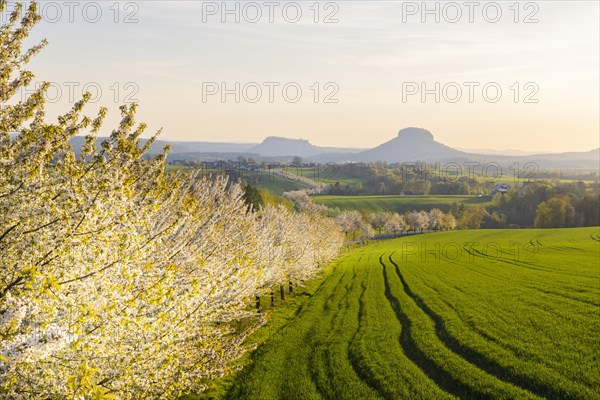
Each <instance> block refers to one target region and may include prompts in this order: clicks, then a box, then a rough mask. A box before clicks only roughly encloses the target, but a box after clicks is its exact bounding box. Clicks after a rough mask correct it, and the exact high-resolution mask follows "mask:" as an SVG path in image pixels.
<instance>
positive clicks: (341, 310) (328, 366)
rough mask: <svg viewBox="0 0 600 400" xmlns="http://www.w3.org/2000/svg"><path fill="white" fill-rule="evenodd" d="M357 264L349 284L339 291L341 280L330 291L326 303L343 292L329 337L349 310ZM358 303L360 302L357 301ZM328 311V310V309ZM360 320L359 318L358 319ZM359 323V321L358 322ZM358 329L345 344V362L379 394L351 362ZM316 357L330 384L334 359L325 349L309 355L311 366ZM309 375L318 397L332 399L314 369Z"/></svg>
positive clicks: (359, 378)
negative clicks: (320, 361)
mask: <svg viewBox="0 0 600 400" xmlns="http://www.w3.org/2000/svg"><path fill="white" fill-rule="evenodd" d="M360 260H362V256H361V258H360V259H359V261H360ZM357 265H358V263H356V264H354V265H353V267H352V278H351V279H350V281H349V282H347V283H346V284H345V285H344V288H343V289H339V286H340V283H341V281H342V279H340V281H338V284H337V285H336V286H335V288H334V289H333V291H332V294H331V295H330V296H329V297H328V300H327V301H328V302H329V301H330V300H331V299H332V298H333V297H334V296H335V294H336V292H337V291H338V290H345V292H344V294H343V295H342V296H341V298H340V300H339V302H338V303H337V304H338V307H337V311H334V315H333V316H332V318H331V319H330V320H329V323H328V325H329V330H328V332H329V335H328V336H331V335H333V334H334V333H335V332H336V331H335V327H336V326H340V324H339V321H340V320H341V321H342V322H343V320H344V318H345V317H346V316H347V313H348V311H349V309H350V304H349V295H350V293H351V292H353V290H354V288H355V286H356V284H357V281H358V279H357V277H358V274H357V272H356V267H357ZM362 286H363V290H362V293H361V295H360V298H362V297H363V295H364V292H365V290H366V286H365V285H364V282H363V283H362ZM359 301H360V300H359ZM328 309H329V308H328ZM332 311H333V310H332ZM359 318H360V317H359ZM359 323H360V320H359ZM358 329H359V328H357V330H356V332H354V333H353V335H352V339H351V340H350V341H349V342H347V343H346V345H347V349H346V355H347V362H348V364H349V366H350V367H351V368H352V370H353V371H354V373H355V374H356V377H357V380H359V381H361V382H363V383H364V384H365V385H366V386H368V387H369V388H371V389H372V390H374V391H375V392H377V393H379V391H378V390H377V389H376V388H374V387H372V386H371V385H370V384H369V382H368V381H366V380H365V379H364V378H363V376H362V375H361V370H360V368H358V367H357V366H356V363H355V360H353V355H352V354H351V351H350V343H351V342H352V340H354V337H355V336H356V334H357V332H358ZM312 331H313V332H314V329H312ZM318 357H322V358H323V360H322V361H323V365H324V367H325V373H326V375H327V378H328V381H329V382H331V381H333V380H334V376H335V374H336V373H337V368H336V366H335V362H333V361H335V357H334V356H333V355H332V353H331V352H330V349H329V348H325V349H323V351H322V352H319V353H316V352H313V353H311V355H310V356H309V360H310V363H311V365H316V363H317V358H318ZM310 370H311V373H310V377H311V380H312V381H313V383H314V384H315V387H316V388H317V391H318V393H319V395H320V396H322V397H323V398H325V399H328V398H332V393H331V392H329V391H328V390H327V388H326V387H323V382H321V380H320V379H319V376H318V375H317V374H316V373H315V372H316V371H315V369H314V368H310ZM333 398H335V396H333Z"/></svg>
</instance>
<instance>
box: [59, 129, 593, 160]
mask: <svg viewBox="0 0 600 400" xmlns="http://www.w3.org/2000/svg"><path fill="white" fill-rule="evenodd" d="M102 140H104V138H99V139H98V145H99V144H100V142H101V141H102ZM83 141H84V138H83V137H80V136H77V137H75V138H73V139H72V140H71V144H72V146H73V148H74V149H75V151H76V152H78V151H79V149H80V148H81V146H82V144H83ZM142 142H143V141H142ZM166 144H169V145H170V146H171V152H170V153H169V161H213V160H218V159H235V158H237V157H238V156H241V155H243V156H247V157H252V158H254V159H255V160H258V161H265V162H286V161H290V160H291V158H292V157H293V156H300V157H302V158H304V159H305V161H309V162H320V163H327V162H337V163H343V162H372V161H386V162H388V163H394V162H414V161H423V162H450V161H452V162H457V163H462V162H465V161H476V162H480V163H488V162H497V163H499V164H500V165H501V166H502V167H503V168H504V167H505V166H506V167H508V166H511V165H513V164H514V163H515V162H516V163H520V164H521V165H523V164H524V163H527V162H534V163H536V164H537V166H538V167H539V168H544V169H551V168H560V169H598V168H599V167H600V149H595V150H591V151H586V152H567V153H551V154H531V155H516V154H514V153H509V154H489V153H488V154H481V153H479V154H478V153H471V152H466V151H461V150H457V149H454V148H452V147H450V146H447V145H445V144H443V143H440V142H437V141H436V140H435V138H434V136H433V134H432V133H431V132H429V131H428V130H426V129H422V128H405V129H402V130H400V132H398V134H397V136H396V137H394V138H393V139H391V140H389V141H387V142H385V143H383V144H381V145H379V146H377V147H375V148H373V149H368V150H364V149H356V148H341V147H340V148H338V147H320V146H315V145H313V144H311V143H310V142H309V141H308V140H304V139H288V138H283V137H275V136H270V137H267V138H266V139H265V140H264V141H263V142H262V143H213V142H179V141H165V140H159V141H157V142H156V143H154V145H153V146H152V148H151V150H150V154H156V153H158V152H159V151H161V150H162V148H163V147H164V146H165V145H166ZM494 153H495V152H494Z"/></svg>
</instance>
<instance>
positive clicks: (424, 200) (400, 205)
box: [314, 196, 491, 212]
mask: <svg viewBox="0 0 600 400" xmlns="http://www.w3.org/2000/svg"><path fill="white" fill-rule="evenodd" d="M314 200H315V202H317V203H319V204H325V205H326V206H327V207H331V208H335V207H339V209H340V210H366V211H369V212H377V211H395V212H405V211H410V210H426V211H429V210H431V209H432V208H440V209H441V210H443V211H448V210H449V209H450V206H451V205H452V203H453V202H457V203H464V204H465V205H467V206H469V205H481V206H484V207H485V206H489V205H490V204H491V202H490V199H489V197H477V196H315V197H314Z"/></svg>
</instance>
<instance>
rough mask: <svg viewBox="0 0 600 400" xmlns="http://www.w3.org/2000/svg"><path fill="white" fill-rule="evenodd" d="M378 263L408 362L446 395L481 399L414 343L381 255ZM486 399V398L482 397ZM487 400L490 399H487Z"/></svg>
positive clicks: (407, 318) (386, 295) (409, 321)
mask: <svg viewBox="0 0 600 400" xmlns="http://www.w3.org/2000/svg"><path fill="white" fill-rule="evenodd" d="M379 263H380V264H381V267H382V270H383V279H384V283H385V297H386V298H387V299H388V302H389V303H390V306H391V307H392V309H393V310H394V313H395V314H396V318H397V319H398V321H399V322H400V324H401V325H402V331H401V334H400V345H401V347H402V351H404V354H405V355H406V357H408V359H409V360H411V361H412V362H413V363H414V364H415V365H416V366H417V367H418V368H419V369H421V371H423V373H424V374H425V375H427V377H429V379H431V381H432V382H433V383H435V384H436V385H437V386H438V387H439V388H440V389H442V390H444V391H446V392H447V393H450V394H453V395H455V396H457V397H459V398H462V397H464V396H465V394H466V395H467V397H468V398H472V399H478V398H482V397H481V395H480V393H478V392H476V391H473V389H472V388H470V387H469V386H467V385H465V384H464V383H462V382H459V381H457V380H456V379H454V378H453V377H452V376H451V375H450V374H449V373H448V371H446V370H445V369H444V368H442V367H440V366H439V365H437V364H436V363H435V362H434V361H433V360H432V359H431V358H429V357H428V356H427V355H426V354H425V353H423V351H422V350H421V349H419V347H418V346H417V344H416V343H415V341H414V339H413V338H412V336H411V335H410V330H411V326H412V322H411V320H410V318H409V317H408V315H406V314H405V313H404V311H403V310H402V308H401V307H400V302H399V301H398V299H397V298H396V297H395V296H394V295H393V294H392V291H391V288H390V283H389V277H388V274H387V268H386V265H385V263H384V262H383V255H381V256H380V257H379ZM483 398H488V397H483ZM489 399H492V398H491V397H489Z"/></svg>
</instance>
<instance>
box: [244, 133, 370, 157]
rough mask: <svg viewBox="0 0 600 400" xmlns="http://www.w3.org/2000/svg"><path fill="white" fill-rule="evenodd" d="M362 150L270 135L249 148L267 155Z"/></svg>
mask: <svg viewBox="0 0 600 400" xmlns="http://www.w3.org/2000/svg"><path fill="white" fill-rule="evenodd" d="M360 151H362V149H351V148H338V147H319V146H315V145H313V144H311V143H310V142H309V141H308V140H305V139H288V138H284V137H278V136H269V137H267V138H266V139H265V140H263V142H262V143H260V144H258V145H256V146H253V147H251V148H250V149H248V152H249V153H255V154H260V155H261V156H265V157H274V156H299V157H311V156H315V155H317V154H322V153H356V152H360Z"/></svg>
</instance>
